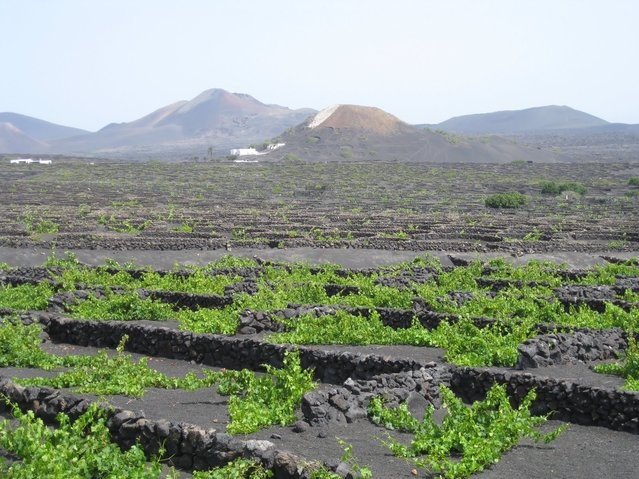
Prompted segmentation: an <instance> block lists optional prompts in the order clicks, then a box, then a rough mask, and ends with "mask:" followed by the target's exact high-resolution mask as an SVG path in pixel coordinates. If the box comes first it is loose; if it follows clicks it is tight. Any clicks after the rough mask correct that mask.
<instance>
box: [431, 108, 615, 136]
mask: <svg viewBox="0 0 639 479" xmlns="http://www.w3.org/2000/svg"><path fill="white" fill-rule="evenodd" d="M607 124H608V122H607V121H605V120H602V119H601V118H597V117H596V116H593V115H590V114H588V113H584V112H582V111H578V110H574V109H572V108H570V107H568V106H556V105H551V106H541V107H535V108H527V109H525V110H512V111H496V112H493V113H479V114H475V115H464V116H457V117H454V118H451V119H449V120H446V121H444V122H442V123H439V124H437V125H432V126H433V127H434V128H439V129H442V130H445V131H452V132H456V133H471V134H477V133H506V134H512V133H522V132H527V133H530V132H537V131H553V130H572V129H578V128H588V127H597V126H602V125H607Z"/></svg>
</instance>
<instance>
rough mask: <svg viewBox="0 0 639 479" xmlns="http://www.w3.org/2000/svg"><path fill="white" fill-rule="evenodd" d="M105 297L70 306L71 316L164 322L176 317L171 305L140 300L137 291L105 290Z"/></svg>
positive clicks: (147, 299) (91, 298) (89, 299)
mask: <svg viewBox="0 0 639 479" xmlns="http://www.w3.org/2000/svg"><path fill="white" fill-rule="evenodd" d="M105 295H106V297H105V298H97V297H95V296H93V297H89V298H88V299H86V300H84V301H81V302H79V303H78V304H75V305H73V306H71V307H70V310H71V316H72V317H74V318H85V319H104V320H115V321H135V320H142V319H148V320H164V319H169V318H175V316H176V313H175V311H173V308H172V307H171V305H169V304H167V303H162V302H161V301H157V300H153V299H150V298H146V299H141V298H140V296H139V295H138V292H137V291H125V292H123V293H119V294H116V293H113V292H112V291H111V290H110V289H106V290H105Z"/></svg>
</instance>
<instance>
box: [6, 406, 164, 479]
mask: <svg viewBox="0 0 639 479" xmlns="http://www.w3.org/2000/svg"><path fill="white" fill-rule="evenodd" d="M10 406H11V407H12V409H13V416H14V417H15V418H16V419H17V420H18V422H19V424H17V425H13V424H12V422H10V421H8V420H4V421H2V422H0V448H2V449H5V450H7V451H9V452H11V453H12V454H15V455H16V456H18V458H19V460H17V461H11V462H10V461H6V462H5V461H3V460H0V477H3V478H7V479H30V478H36V477H38V478H48V479H66V478H77V479H84V478H86V479H88V478H98V477H101V478H113V479H114V478H120V477H130V478H137V479H157V478H158V477H160V473H161V472H162V464H161V463H160V461H159V459H158V457H157V456H156V457H153V458H152V459H151V462H150V463H149V462H147V458H146V457H145V455H144V450H143V449H142V447H140V446H139V445H138V444H135V445H133V446H132V447H131V448H129V449H128V450H126V451H122V450H121V449H120V447H119V446H118V445H117V444H116V443H114V442H111V434H110V432H109V428H108V427H107V418H106V413H105V412H104V411H100V410H99V409H98V407H97V405H96V404H92V405H91V406H89V408H88V409H87V410H86V412H84V413H83V414H82V415H81V416H80V417H79V418H78V419H76V420H75V421H74V422H71V420H70V419H69V417H68V416H67V415H65V414H63V413H60V414H58V416H57V420H58V422H59V424H60V427H59V428H50V427H48V426H46V425H45V424H44V422H43V421H42V419H39V418H36V417H35V414H34V413H33V411H27V412H26V413H23V412H21V411H20V409H19V408H18V406H17V405H15V404H10ZM163 453H164V451H163V450H162V448H161V449H160V451H159V454H160V455H162V454H163ZM168 477H171V478H176V477H177V475H176V474H174V473H170V475H169V476H168Z"/></svg>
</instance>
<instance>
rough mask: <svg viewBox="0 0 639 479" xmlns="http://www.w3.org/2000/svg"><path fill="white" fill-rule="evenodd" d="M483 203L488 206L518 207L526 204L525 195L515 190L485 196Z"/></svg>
mask: <svg viewBox="0 0 639 479" xmlns="http://www.w3.org/2000/svg"><path fill="white" fill-rule="evenodd" d="M484 204H485V205H486V206H487V207H488V208H519V207H520V206H523V205H525V204H526V195H522V194H521V193H519V192H517V191H509V192H506V193H496V194H494V195H490V196H489V197H488V198H486V200H485V201H484Z"/></svg>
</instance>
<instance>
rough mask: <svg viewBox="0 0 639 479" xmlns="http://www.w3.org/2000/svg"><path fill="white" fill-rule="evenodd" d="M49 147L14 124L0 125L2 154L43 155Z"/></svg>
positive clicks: (0, 151)
mask: <svg viewBox="0 0 639 479" xmlns="http://www.w3.org/2000/svg"><path fill="white" fill-rule="evenodd" d="M47 148H48V145H47V144H46V143H44V142H41V141H38V140H36V139H35V138H32V137H30V136H29V135H27V134H26V133H24V132H23V131H22V130H20V129H19V128H17V127H16V126H15V125H14V124H13V123H9V122H2V123H0V153H27V154H28V153H42V152H45V151H46V150H47Z"/></svg>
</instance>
